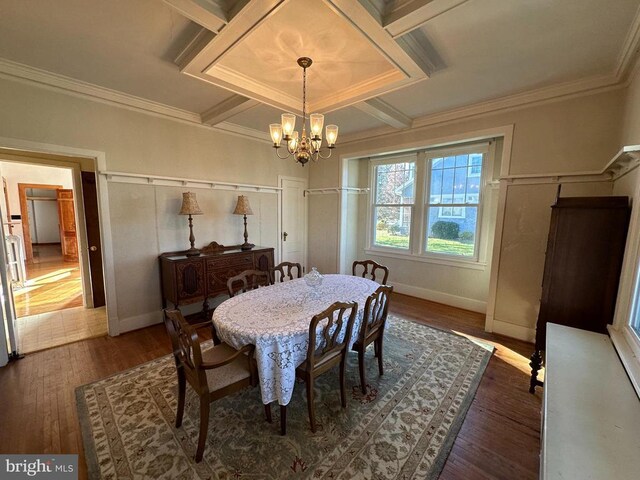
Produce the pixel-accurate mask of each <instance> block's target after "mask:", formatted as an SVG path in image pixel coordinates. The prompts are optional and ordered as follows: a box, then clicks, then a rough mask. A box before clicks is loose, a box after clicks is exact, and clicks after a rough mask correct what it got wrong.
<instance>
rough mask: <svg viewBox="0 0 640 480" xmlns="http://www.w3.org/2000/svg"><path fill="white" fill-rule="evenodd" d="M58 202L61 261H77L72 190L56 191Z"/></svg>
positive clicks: (60, 189) (61, 189)
mask: <svg viewBox="0 0 640 480" xmlns="http://www.w3.org/2000/svg"><path fill="white" fill-rule="evenodd" d="M56 193H57V196H56V197H57V200H58V217H59V221H60V244H61V246H62V259H63V260H64V261H65V262H77V261H78V237H77V234H76V212H75V208H74V206H73V190H71V189H68V188H59V189H57V190H56Z"/></svg>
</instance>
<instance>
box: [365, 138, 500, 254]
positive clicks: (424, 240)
mask: <svg viewBox="0 0 640 480" xmlns="http://www.w3.org/2000/svg"><path fill="white" fill-rule="evenodd" d="M490 145H491V143H489V142H488V143H484V144H477V143H476V144H475V145H472V144H470V145H460V146H456V145H453V146H447V147H442V148H438V149H428V150H421V151H416V152H413V153H411V154H404V155H403V154H399V155H388V156H385V157H384V158H382V157H378V158H377V159H370V177H369V178H370V185H371V192H372V193H373V195H372V196H371V201H370V203H369V208H370V209H371V210H370V216H369V221H370V222H371V226H370V229H369V234H368V239H367V248H371V249H374V250H379V251H385V250H386V251H389V252H392V251H396V252H397V251H398V250H401V251H402V252H403V254H410V255H413V256H420V257H423V258H429V257H432V258H440V259H446V258H449V259H451V260H453V261H456V262H457V261H464V262H470V263H477V262H478V261H479V255H480V241H481V238H480V231H481V228H482V227H481V225H482V210H483V190H484V188H485V187H486V186H485V181H484V178H485V176H486V174H487V173H486V172H487V171H489V170H490V166H488V165H487V160H488V154H489V153H490V152H491V151H492V150H491V148H490ZM472 154H475V155H479V156H480V157H479V158H480V160H479V161H478V160H477V159H475V158H474V159H473V164H471V165H470V164H469V163H470V162H472V159H471V158H470V157H469V158H467V160H466V165H458V167H456V166H455V161H454V164H453V165H454V166H453V167H447V168H446V169H445V168H439V169H436V170H439V171H440V172H443V173H444V172H446V171H447V170H454V180H453V181H454V185H455V181H456V179H455V173H456V172H455V169H456V168H457V169H458V171H459V172H462V171H463V172H464V175H466V177H465V182H464V192H463V194H462V195H461V194H459V193H456V194H454V193H452V194H451V197H452V198H451V203H443V202H442V198H443V195H442V191H443V190H442V185H441V189H440V191H439V192H438V193H439V196H438V197H439V198H437V199H434V200H437V201H434V202H431V190H432V189H431V178H432V174H433V171H434V169H433V162H432V160H433V159H435V158H445V157H451V156H457V155H472ZM401 163H413V168H414V171H413V180H414V182H415V183H414V192H413V194H414V196H413V203H378V202H377V196H378V191H377V190H378V178H379V177H378V168H377V167H378V166H380V165H389V164H401ZM477 163H479V165H478V164H477ZM443 167H444V164H443ZM477 167H479V168H480V175H469V172H470V169H474V168H477ZM487 169H489V170H487ZM461 174H462V173H458V175H461ZM469 177H471V178H475V179H477V180H474V183H470V182H469V181H468V178H469ZM478 177H479V178H478ZM419 182H420V184H421V185H422V187H420V186H419V185H418V183H419ZM475 182H477V191H476V189H475V188H473V189H472V190H471V191H469V187H470V185H475ZM460 197H462V198H460ZM461 199H463V200H464V201H463V202H461V201H460V200H461ZM380 207H396V208H407V207H408V208H411V210H410V212H411V217H410V222H411V224H410V227H409V229H408V232H407V233H408V237H409V247H408V248H407V247H402V248H401V249H399V248H397V247H389V246H388V245H380V244H378V243H376V232H377V225H376V223H377V221H376V219H377V211H378V209H379V208H380ZM440 207H444V208H451V209H452V210H453V208H461V207H462V208H465V207H468V208H475V209H476V224H475V230H474V232H473V233H474V241H473V255H472V256H469V255H457V254H454V253H439V252H433V251H429V250H427V248H428V233H429V232H428V231H429V212H430V209H431V208H440ZM444 218H447V217H444ZM449 218H452V219H454V218H457V219H461V218H465V217H462V216H452V217H449ZM467 231H468V230H467Z"/></svg>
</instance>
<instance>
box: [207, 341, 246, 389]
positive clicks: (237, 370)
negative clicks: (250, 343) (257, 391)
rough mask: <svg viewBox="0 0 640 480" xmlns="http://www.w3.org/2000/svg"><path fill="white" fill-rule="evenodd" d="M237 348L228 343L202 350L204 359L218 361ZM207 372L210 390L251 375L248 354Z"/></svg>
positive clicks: (210, 361)
mask: <svg viewBox="0 0 640 480" xmlns="http://www.w3.org/2000/svg"><path fill="white" fill-rule="evenodd" d="M235 352H236V350H235V349H234V348H233V347H230V346H229V345H227V344H226V343H222V344H220V345H216V346H215V347H212V348H210V349H208V350H205V351H204V352H202V360H203V361H204V362H206V363H216V362H220V361H222V360H224V359H225V358H229V357H230V356H231V355H233V354H234V353H235ZM206 372H207V384H208V386H209V391H210V392H213V391H215V390H220V389H221V388H224V387H227V386H229V385H231V384H232V383H236V382H239V381H240V380H244V379H246V378H249V377H250V371H249V362H248V361H247V356H246V355H239V356H238V357H237V358H236V359H235V360H234V361H233V362H231V363H228V364H226V365H224V366H222V367H218V368H211V369H209V370H207V371H206Z"/></svg>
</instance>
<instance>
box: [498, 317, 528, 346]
mask: <svg viewBox="0 0 640 480" xmlns="http://www.w3.org/2000/svg"><path fill="white" fill-rule="evenodd" d="M493 333H496V334H498V335H504V336H506V337H511V338H517V339H518V340H524V341H525V342H529V343H533V342H534V340H535V339H536V329H535V328H531V327H523V326H522V325H516V324H514V323H507V322H503V321H500V320H495V319H494V320H493Z"/></svg>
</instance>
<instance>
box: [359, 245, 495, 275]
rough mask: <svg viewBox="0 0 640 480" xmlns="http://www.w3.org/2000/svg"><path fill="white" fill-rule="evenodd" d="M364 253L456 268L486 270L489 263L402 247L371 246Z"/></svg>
mask: <svg viewBox="0 0 640 480" xmlns="http://www.w3.org/2000/svg"><path fill="white" fill-rule="evenodd" d="M364 253H366V254H368V255H374V256H378V257H387V258H396V259H398V260H405V261H410V262H421V263H434V264H436V265H447V266H449V267H456V268H468V269H470V270H486V269H487V264H486V263H483V262H477V261H475V260H465V258H464V257H455V256H447V257H446V258H445V257H444V256H443V257H438V256H431V255H417V254H414V253H411V252H409V251H408V250H403V249H400V248H394V249H393V250H392V247H389V248H386V249H385V248H383V247H370V248H365V250H364Z"/></svg>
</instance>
